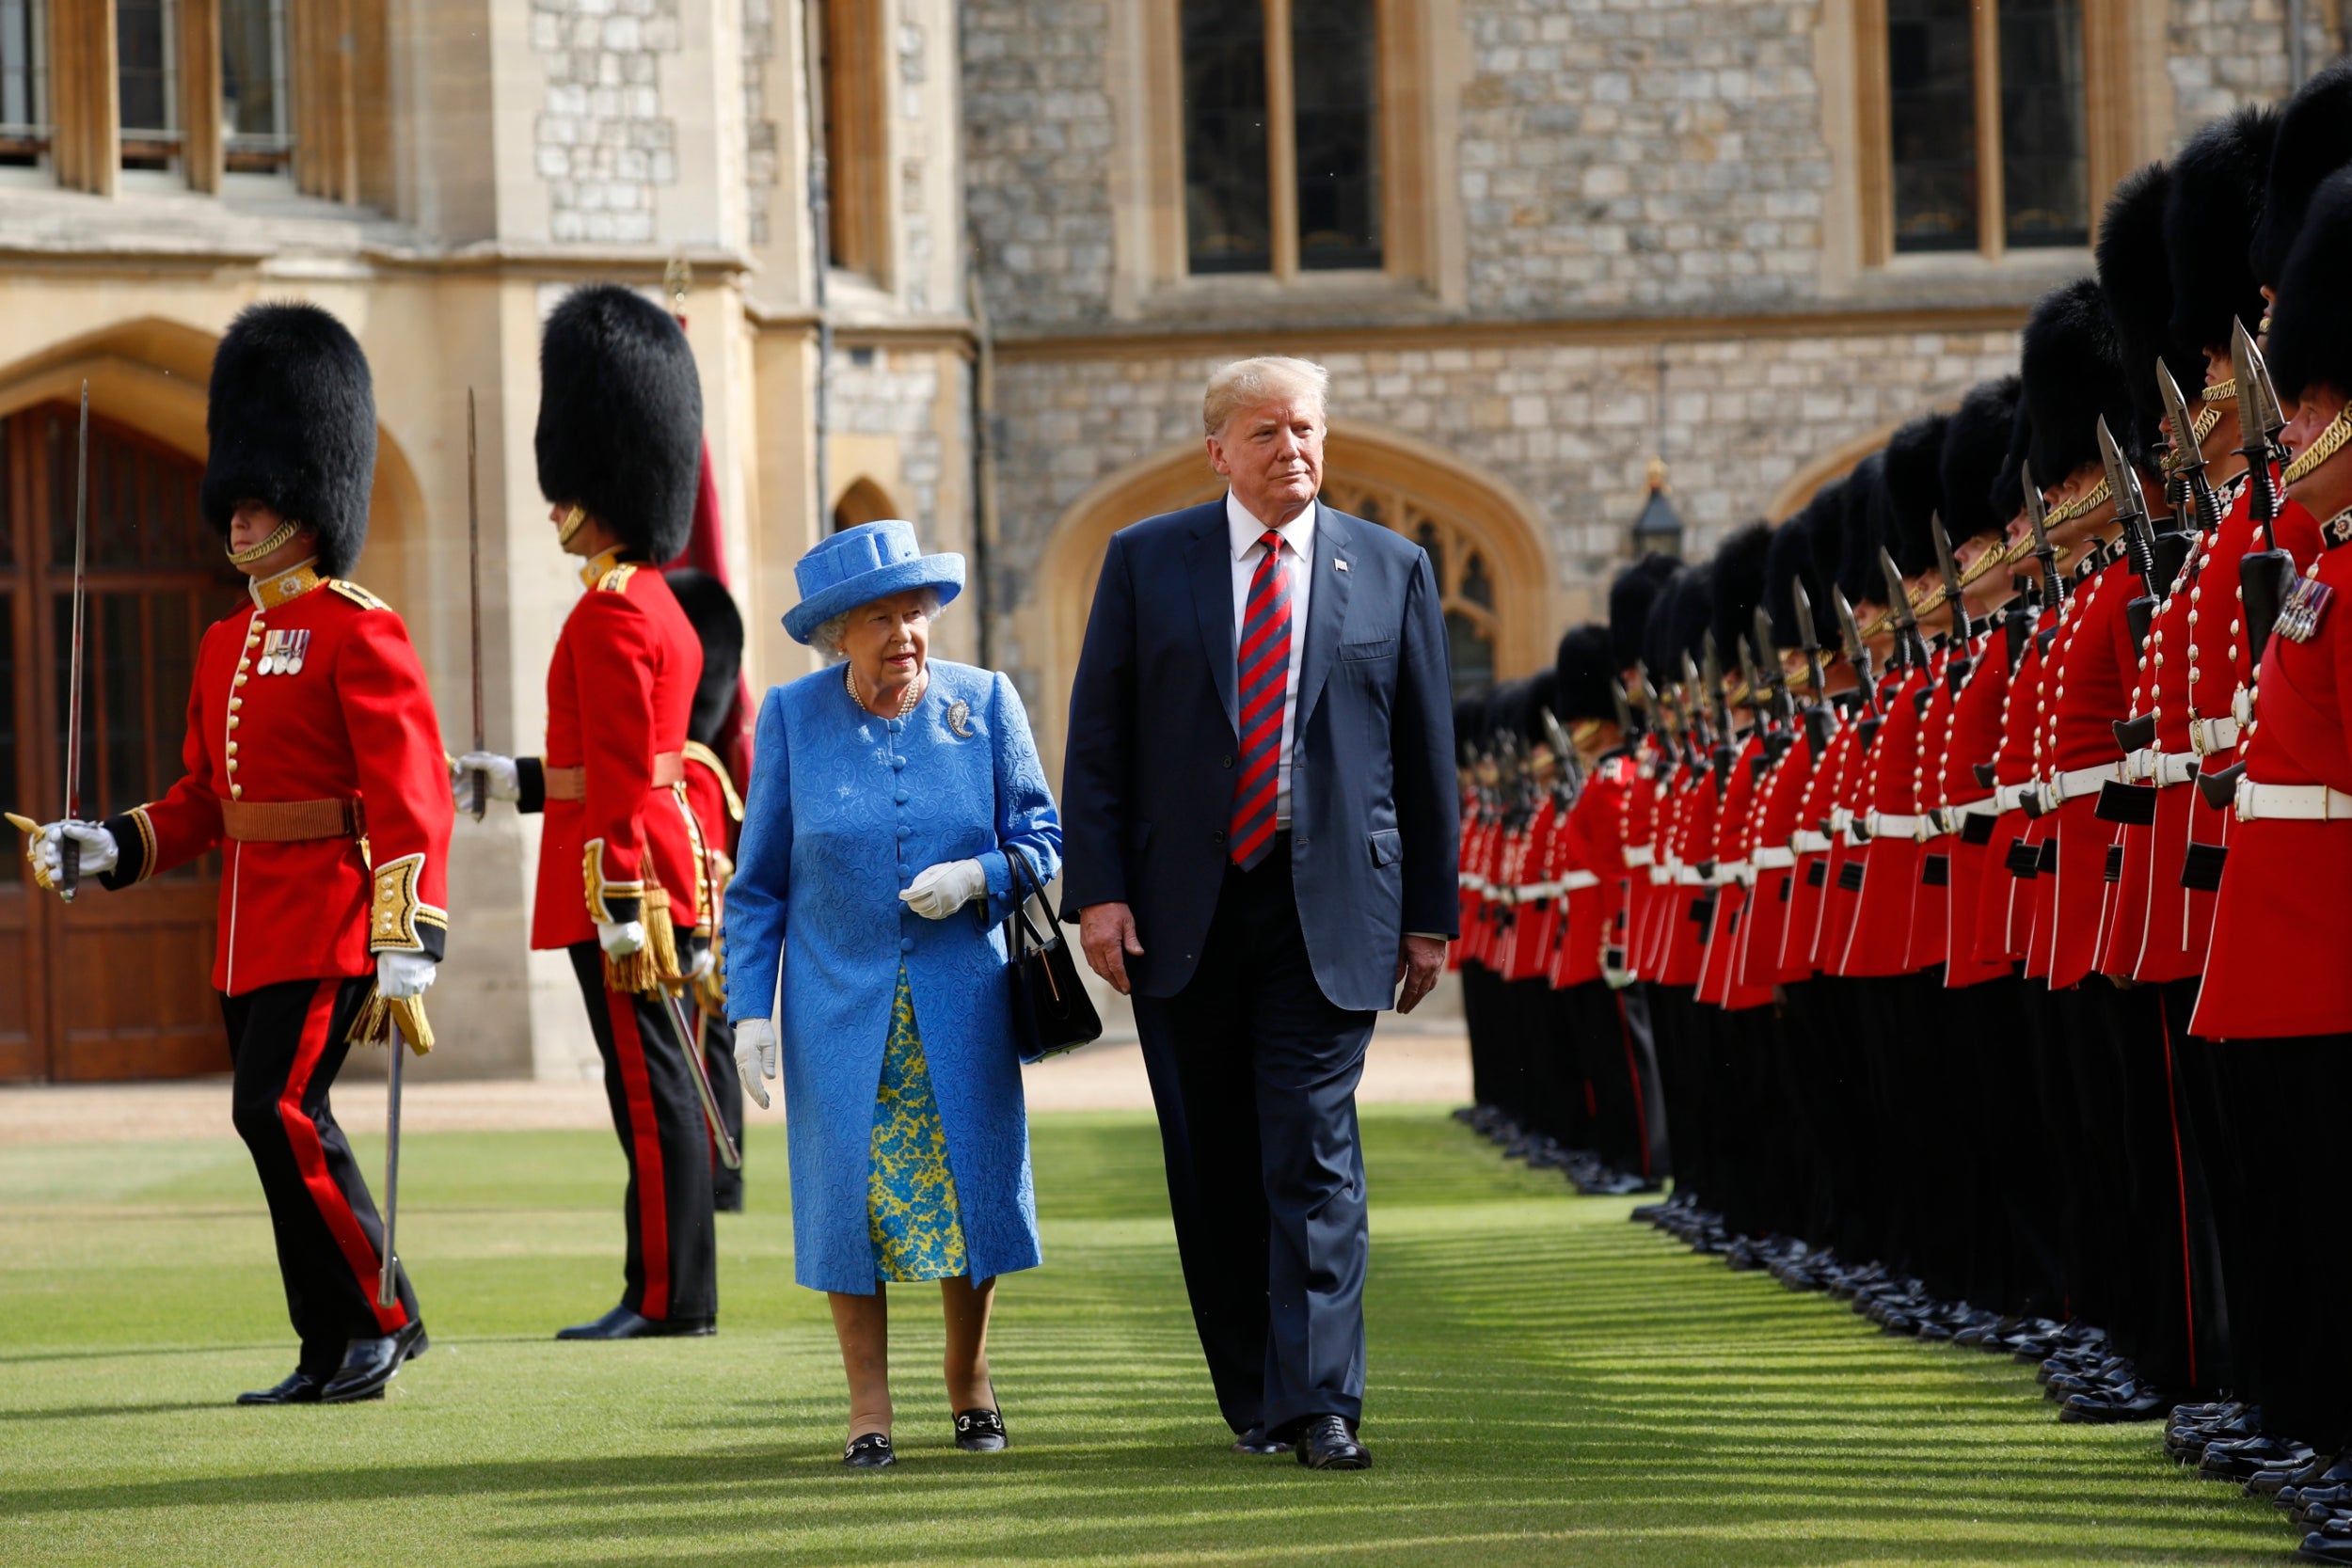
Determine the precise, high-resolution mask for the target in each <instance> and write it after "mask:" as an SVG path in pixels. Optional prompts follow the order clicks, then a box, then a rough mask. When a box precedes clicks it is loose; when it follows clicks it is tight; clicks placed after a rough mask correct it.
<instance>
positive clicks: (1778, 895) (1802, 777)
mask: <svg viewBox="0 0 2352 1568" xmlns="http://www.w3.org/2000/svg"><path fill="white" fill-rule="evenodd" d="M1812 781H1813V750H1812V745H1811V743H1810V742H1809V741H1807V740H1806V739H1805V736H1804V727H1803V726H1802V725H1800V726H1799V727H1798V732H1797V736H1796V739H1795V740H1794V741H1792V742H1791V743H1790V745H1789V747H1788V750H1787V751H1785V752H1781V754H1780V760H1779V761H1777V762H1775V763H1773V764H1772V768H1771V769H1770V770H1769V771H1768V772H1767V773H1766V774H1765V775H1764V782H1763V784H1762V786H1761V788H1760V790H1759V796H1760V799H1759V801H1758V803H1757V807H1756V841H1755V845H1754V847H1751V848H1750V849H1749V850H1748V863H1749V864H1750V865H1752V866H1753V867H1755V870H1756V882H1755V886H1754V887H1753V888H1751V889H1750V890H1749V895H1748V918H1747V921H1746V924H1745V928H1744V929H1742V930H1741V931H1740V984H1741V985H1743V986H1774V985H1778V984H1780V983H1782V982H1783V981H1784V980H1802V979H1804V978H1805V977H1806V975H1809V974H1812V969H1811V966H1809V965H1808V966H1807V967H1806V968H1805V970H1804V973H1802V974H1793V975H1792V974H1783V972H1782V969H1781V954H1782V946H1783V943H1784V942H1785V939H1786V938H1787V936H1788V919H1789V912H1790V911H1791V909H1792V908H1793V907H1794V904H1795V898H1796V891H1797V890H1796V883H1797V876H1798V873H1797V870H1796V855H1795V854H1794V852H1793V851H1792V850H1791V848H1790V847H1789V841H1790V840H1791V839H1792V838H1793V837H1794V836H1795V835H1796V832H1797V829H1798V828H1799V827H1800V826H1801V825H1802V818H1801V816H1800V815H1799V814H1800V813H1801V812H1802V811H1803V810H1804V797H1805V791H1806V789H1807V787H1808V786H1809V785H1810V784H1811V783H1812Z"/></svg>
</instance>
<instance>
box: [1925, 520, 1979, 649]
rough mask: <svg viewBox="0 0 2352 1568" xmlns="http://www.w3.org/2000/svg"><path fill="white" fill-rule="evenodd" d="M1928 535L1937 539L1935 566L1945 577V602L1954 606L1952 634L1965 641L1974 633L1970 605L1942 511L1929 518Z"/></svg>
mask: <svg viewBox="0 0 2352 1568" xmlns="http://www.w3.org/2000/svg"><path fill="white" fill-rule="evenodd" d="M1928 537H1929V538H1931V539H1932V540H1934V541H1935V568H1936V570H1937V572H1938V573H1940V574H1941V575H1942V576H1943V578H1944V602H1945V603H1946V604H1947V605H1950V606H1951V607H1952V635H1953V636H1954V637H1956V638H1958V639H1959V640H1960V641H1962V642H1963V643H1965V642H1966V641H1968V639H1969V638H1970V636H1972V635H1973V633H1974V628H1973V627H1971V626H1970V625H1969V624H1968V606H1967V603H1966V601H1965V600H1963V598H1962V597H1961V581H1960V562H1959V560H1958V558H1957V557H1955V556H1954V555H1953V554H1952V536H1951V534H1950V533H1949V532H1947V531H1946V530H1945V527H1944V516H1943V514H1941V513H1935V514H1931V515H1930V516H1929V518H1928Z"/></svg>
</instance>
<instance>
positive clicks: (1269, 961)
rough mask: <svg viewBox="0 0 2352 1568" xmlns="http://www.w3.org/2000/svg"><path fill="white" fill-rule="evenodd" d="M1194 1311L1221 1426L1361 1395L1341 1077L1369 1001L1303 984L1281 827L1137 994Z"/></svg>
mask: <svg viewBox="0 0 2352 1568" xmlns="http://www.w3.org/2000/svg"><path fill="white" fill-rule="evenodd" d="M1135 1008H1136V1033H1137V1035H1138V1036H1140V1037H1141V1039H1142V1043H1143V1059H1144V1066H1145V1068H1146V1069H1147V1070H1148V1071H1149V1073H1150V1075H1151V1080H1152V1101H1153V1103H1154V1104H1155V1105H1156V1106H1157V1107H1158V1110H1159V1117H1160V1141H1161V1145H1162V1148H1163V1151H1164V1153H1165V1155H1166V1159H1167V1164H1168V1207H1169V1209H1170V1210H1171V1211H1172V1212H1173V1214H1174V1218H1175V1222H1176V1247H1177V1252H1178V1254H1179V1255H1180V1257H1181V1258H1182V1259H1183V1262H1184V1288H1185V1291H1186V1293H1187V1294H1189V1295H1190V1297H1191V1298H1192V1316H1193V1323H1194V1324H1195V1326H1196V1327H1198V1329H1199V1330H1200V1348H1201V1350H1202V1351H1203V1352H1204V1353H1205V1354H1206V1355H1207V1357H1208V1363H1209V1376H1210V1378H1211V1380H1212V1381H1213V1382H1214V1383H1215V1385H1216V1400H1217V1407H1218V1409H1219V1410H1220V1411H1222V1412H1223V1414H1224V1417H1225V1420H1226V1423H1227V1424H1228V1425H1229V1426H1231V1427H1232V1429H1233V1430H1234V1431H1235V1432H1247V1431H1248V1430H1249V1429H1250V1428H1251V1427H1257V1426H1263V1427H1264V1428H1265V1429H1266V1430H1267V1431H1268V1432H1271V1433H1277V1434H1287V1433H1290V1432H1292V1431H1295V1429H1296V1428H1297V1427H1298V1426H1299V1425H1300V1424H1302V1423H1303V1422H1304V1421H1306V1420H1307V1419H1308V1418H1311V1417H1315V1416H1339V1417H1342V1418H1344V1419H1345V1420H1346V1421H1347V1423H1348V1425H1349V1426H1350V1427H1351V1428H1353V1427H1354V1426H1355V1424H1356V1422H1357V1420H1358V1419H1359V1418H1360V1416H1361V1415H1362V1411H1363V1395H1364V1306H1363V1297H1364V1270H1365V1262H1366V1258H1367V1256H1368V1254H1369V1251H1370V1248H1371V1231H1370V1228H1369V1227H1368V1224H1367V1216H1366V1211H1365V1199H1364V1157H1363V1148H1362V1145H1361V1142H1360V1140H1359V1136H1358V1132H1357V1123H1356V1085H1357V1081H1358V1080H1359V1078H1361V1077H1362V1076H1363V1068H1364V1048H1365V1046H1366V1045H1367V1044H1368V1043H1369V1042H1370V1040H1371V1038H1372V1024H1373V1019H1374V1017H1375V1015H1374V1014H1372V1013H1367V1012H1351V1011H1349V1010H1347V1009H1345V1008H1343V1007H1336V1006H1332V1005H1331V1003H1330V1001H1329V1000H1328V999H1327V998H1326V997H1325V996H1324V994H1323V990H1322V989H1321V988H1320V987H1319V986H1318V985H1317V984H1316V983H1315V976H1314V966H1313V963H1312V961H1311V959H1310V958H1309V957H1308V953H1307V940H1306V935H1305V933H1304V931H1303V930H1302V929H1301V927H1300V926H1299V920H1298V908H1297V903H1296V895H1295V893H1294V891H1293V887H1292V881H1291V863H1290V838H1289V835H1288V834H1287V833H1284V834H1279V835H1278V836H1277V837H1276V840H1275V847H1274V850H1273V852H1272V853H1270V854H1268V855H1267V856H1266V857H1265V859H1264V860H1263V861H1261V862H1260V863H1258V864H1257V866H1256V867H1254V868H1253V869H1251V870H1248V871H1243V870H1241V869H1239V868H1237V867H1233V866H1230V865H1229V866H1228V867H1227V868H1226V872H1225V883H1224V886H1223V888H1222V889H1221V890H1220V891H1219V893H1218V895H1217V903H1216V914H1215V915H1214V916H1213V917H1212V919H1211V920H1210V923H1209V935H1208V941H1207V943H1206V945H1205V946H1204V947H1203V949H1202V951H1201V954H1200V967H1199V968H1198V969H1197V970H1195V971H1194V973H1193V976H1192V978H1191V979H1190V980H1189V981H1188V982H1186V984H1185V985H1184V989H1183V990H1180V991H1178V992H1177V993H1176V994H1175V995H1173V996H1166V997H1152V996H1140V995H1138V996H1137V997H1136V998H1135Z"/></svg>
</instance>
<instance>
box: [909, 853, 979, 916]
mask: <svg viewBox="0 0 2352 1568" xmlns="http://www.w3.org/2000/svg"><path fill="white" fill-rule="evenodd" d="M987 891H988V873H987V872H986V871H983V870H982V869H981V868H980V863H979V862H977V861H942V862H941V863H939V864H937V865H934V866H929V867H927V868H925V869H924V870H923V871H922V872H920V873H919V874H917V875H916V877H915V879H914V886H913V887H910V888H908V889H907V890H906V891H905V892H903V893H901V894H899V895H898V901H899V902H900V903H902V904H904V905H905V906H906V907H907V908H909V909H911V910H913V911H914V912H915V913H916V914H919V915H921V916H922V917H923V918H924V919H926V920H945V919H946V918H947V917H948V916H949V915H951V914H953V913H955V912H956V911H958V910H960V909H961V908H963V906H964V905H966V904H968V903H970V902H971V901H972V900H973V899H975V898H977V897H979V896H980V895H983V894H985V893H986V892H987Z"/></svg>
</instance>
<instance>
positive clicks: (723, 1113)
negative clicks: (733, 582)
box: [663, 566, 743, 1214]
mask: <svg viewBox="0 0 2352 1568" xmlns="http://www.w3.org/2000/svg"><path fill="white" fill-rule="evenodd" d="M663 575H664V576H666V577H667V578H669V579H670V592H671V593H672V594H675V595H676V597H677V602H678V608H679V609H680V610H684V611H685V612H686V619H687V621H688V622H689V623H690V624H691V626H693V628H694V635H695V637H696V638H697V639H698V640H700V641H701V643H702V650H703V675H702V679H701V680H700V681H698V682H696V683H695V686H694V712H693V717H692V718H691V719H690V720H689V721H687V726H686V803H687V804H688V806H690V807H691V809H692V811H693V813H694V821H695V824H696V826H698V827H699V828H700V829H701V830H702V853H703V867H704V876H703V879H702V882H703V886H704V887H705V888H706V889H707V890H708V893H709V897H710V902H709V906H708V908H707V910H706V911H705V912H704V919H703V924H702V930H703V932H704V933H706V934H707V938H708V942H709V947H710V951H711V955H712V960H713V961H712V962H711V963H710V964H709V965H707V966H706V967H705V968H704V970H703V973H702V974H701V975H700V976H699V977H698V978H697V979H696V980H695V982H694V986H693V990H692V993H691V994H692V997H693V1013H694V1026H695V1029H696V1031H697V1032H698V1033H699V1034H700V1035H701V1036H702V1038H703V1069H704V1071H705V1072H707V1074H708V1075H709V1078H710V1087H711V1091H712V1093H713V1095H714V1096H715V1097H716V1099H717V1101H718V1104H719V1114H720V1117H721V1119H722V1120H723V1122H724V1124H725V1126H726V1130H727V1135H728V1137H729V1138H731V1139H733V1140H734V1143H735V1147H736V1148H737V1149H738V1150H740V1149H741V1148H742V1147H743V1081H742V1079H741V1077H739V1075H738V1074H737V1072H736V1067H735V1047H734V1043H733V1038H732V1037H733V1031H732V1030H730V1029H728V1027H727V1026H726V997H725V994H724V991H723V986H722V983H721V979H720V973H721V972H720V966H719V963H718V958H719V955H720V952H721V949H722V946H723V942H724V941H725V935H724V933H725V925H726V887H727V879H729V878H730V877H733V876H734V875H735V855H734V847H735V844H736V841H737V839H738V837H739V834H740V832H741V829H742V825H743V796H742V793H741V791H740V790H739V788H738V787H737V784H736V780H735V776H734V774H733V773H731V772H730V771H728V768H727V762H726V757H725V755H724V752H725V749H726V748H727V747H728V745H729V743H730V740H731V738H733V737H735V736H738V735H739V721H738V719H737V713H738V710H739V693H740V690H741V683H742V672H743V614H742V611H740V610H738V609H737V608H736V605H735V595H734V594H730V593H728V592H727V587H726V584H725V583H723V582H721V581H720V580H719V579H718V578H714V577H712V576H711V575H710V574H709V573H707V572H700V571H696V570H695V569H694V568H693V567H691V566H681V567H679V568H678V569H677V570H675V571H674V572H668V573H664V574H663ZM710 1157H711V1168H710V1182H711V1187H710V1191H711V1203H712V1206H713V1207H714V1208H716V1209H717V1210H718V1211H719V1212H721V1213H723V1214H739V1213H741V1212H743V1172H742V1170H741V1169H740V1168H735V1169H729V1168H728V1167H727V1165H726V1164H724V1163H723V1162H722V1161H721V1160H720V1158H719V1150H718V1140H717V1139H716V1138H715V1137H714V1138H713V1139H712V1140H711V1156H710Z"/></svg>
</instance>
